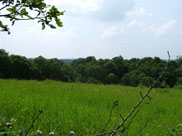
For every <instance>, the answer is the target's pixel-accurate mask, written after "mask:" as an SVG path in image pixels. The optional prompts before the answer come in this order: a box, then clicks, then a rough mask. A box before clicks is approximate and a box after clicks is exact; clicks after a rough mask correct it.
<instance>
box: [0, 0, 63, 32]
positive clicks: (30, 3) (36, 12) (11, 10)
mask: <svg viewBox="0 0 182 136" xmlns="http://www.w3.org/2000/svg"><path fill="white" fill-rule="evenodd" d="M64 12H65V11H61V12H60V11H59V10H58V9H57V8H56V7H55V6H50V5H47V4H46V3H45V2H44V0H0V28H1V31H5V32H8V34H10V30H9V27H8V25H6V24H3V22H2V19H1V18H6V19H9V21H10V22H11V23H12V25H14V24H15V22H16V21H21V20H38V23H41V24H42V29H45V26H46V25H47V26H49V27H51V28H53V29H55V28H56V26H55V25H54V24H53V22H54V21H55V23H56V25H57V26H58V27H62V26H63V23H62V21H61V20H60V18H59V16H61V15H64Z"/></svg>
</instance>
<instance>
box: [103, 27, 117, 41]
mask: <svg viewBox="0 0 182 136" xmlns="http://www.w3.org/2000/svg"><path fill="white" fill-rule="evenodd" d="M118 30H119V29H118V27H117V26H111V27H110V28H107V29H105V30H104V32H103V34H102V35H101V38H102V39H105V38H110V37H114V36H116V35H118V34H119V31H118Z"/></svg>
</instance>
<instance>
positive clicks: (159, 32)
mask: <svg viewBox="0 0 182 136" xmlns="http://www.w3.org/2000/svg"><path fill="white" fill-rule="evenodd" d="M175 24H176V20H170V21H168V22H166V23H165V24H163V25H161V26H159V27H156V26H150V27H148V28H145V29H144V30H143V31H144V32H149V33H153V34H154V35H155V36H164V35H167V34H168V33H169V32H170V31H171V30H172V28H173V26H174V25H175Z"/></svg>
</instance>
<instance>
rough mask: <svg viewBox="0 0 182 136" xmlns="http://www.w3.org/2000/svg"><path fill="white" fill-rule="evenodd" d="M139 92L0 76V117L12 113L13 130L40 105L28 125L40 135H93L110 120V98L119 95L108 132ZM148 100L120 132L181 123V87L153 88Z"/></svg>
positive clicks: (143, 133)
mask: <svg viewBox="0 0 182 136" xmlns="http://www.w3.org/2000/svg"><path fill="white" fill-rule="evenodd" d="M140 91H142V92H145V91H147V88H142V87H140V88H139V87H138V88H132V87H123V86H117V85H91V84H80V83H62V82H56V81H49V80H46V81H43V82H38V81H17V80H0V116H4V117H6V118H8V119H10V118H12V117H13V118H16V119H17V122H16V125H15V129H17V130H19V129H21V128H25V129H26V128H28V127H29V126H30V125H31V122H32V120H33V119H34V118H35V117H36V116H37V114H38V113H39V110H43V111H44V114H42V115H41V117H40V118H39V119H38V120H37V122H36V123H35V125H34V127H33V130H37V129H40V130H42V131H43V135H46V134H47V133H48V132H50V131H52V130H54V128H55V127H56V126H57V125H58V124H60V127H59V128H58V129H57V130H56V133H55V134H56V135H60V136H61V135H63V136H64V135H69V132H70V131H74V132H75V134H74V135H76V136H87V135H94V134H98V133H99V132H101V131H102V129H103V127H104V126H105V124H106V122H107V121H108V119H109V113H110V110H111V108H112V105H113V102H114V101H116V100H118V101H119V106H117V107H116V108H115V109H114V111H113V115H112V120H111V123H110V124H109V126H108V128H107V131H108V130H112V129H114V128H115V127H116V126H117V124H118V123H119V122H121V121H122V119H121V118H120V114H121V115H122V116H126V114H127V113H128V112H129V111H130V110H131V108H132V107H133V106H134V105H135V104H136V102H137V101H138V100H139V99H140V97H141V96H140ZM151 97H152V98H153V99H152V101H151V102H150V104H149V105H148V104H142V105H141V106H140V108H139V110H140V111H139V113H138V114H137V116H136V117H135V118H134V120H133V122H132V124H131V125H130V127H129V129H128V130H127V132H126V133H125V135H128V136H136V135H139V136H165V135H166V132H167V128H171V126H176V125H177V124H182V91H180V90H174V89H154V90H153V91H152V92H151Z"/></svg>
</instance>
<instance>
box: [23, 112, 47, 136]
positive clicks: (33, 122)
mask: <svg viewBox="0 0 182 136" xmlns="http://www.w3.org/2000/svg"><path fill="white" fill-rule="evenodd" d="M43 113H44V112H43V111H42V110H40V111H39V114H38V115H37V117H36V118H35V119H34V120H33V121H32V124H31V126H30V128H29V129H28V130H27V132H26V134H25V136H27V135H28V133H29V132H30V130H31V129H32V128H33V126H34V124H35V122H36V121H37V120H38V119H39V117H40V115H41V114H43Z"/></svg>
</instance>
